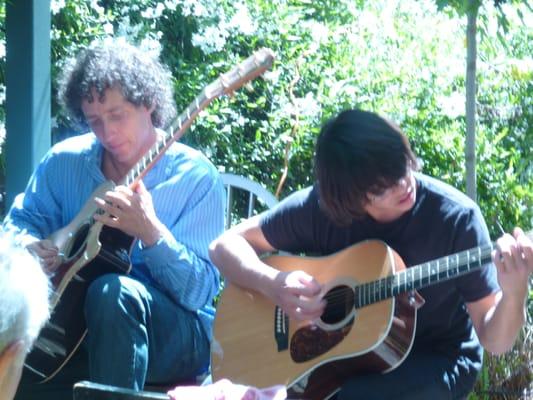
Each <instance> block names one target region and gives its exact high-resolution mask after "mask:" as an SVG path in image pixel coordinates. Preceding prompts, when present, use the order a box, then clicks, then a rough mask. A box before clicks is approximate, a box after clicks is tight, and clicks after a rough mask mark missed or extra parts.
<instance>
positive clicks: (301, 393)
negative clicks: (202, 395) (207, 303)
mask: <svg viewBox="0 0 533 400" xmlns="http://www.w3.org/2000/svg"><path fill="white" fill-rule="evenodd" d="M532 233H533V231H532V232H529V233H528V236H529V237H532V236H533V235H532ZM493 248H494V244H487V245H483V246H480V247H476V248H473V249H470V250H466V251H462V252H459V253H456V254H453V255H450V256H447V257H443V258H439V259H437V260H434V261H430V262H426V263H423V264H420V265H416V266H413V267H410V268H406V267H405V264H404V263H403V261H402V259H401V258H400V256H399V255H398V254H397V253H396V252H395V251H394V250H393V249H391V248H390V247H389V246H387V245H386V244H385V243H383V242H381V241H378V240H369V241H365V242H361V243H359V244H355V245H352V246H350V247H348V248H346V249H344V250H341V251H339V252H337V253H334V254H332V255H329V256H326V257H298V256H286V255H275V256H270V257H267V258H266V259H264V260H263V261H265V262H266V263H267V264H269V265H271V266H273V267H275V268H277V269H279V270H280V271H284V272H288V271H294V270H303V271H305V272H307V273H308V274H310V275H311V276H313V277H315V279H316V280H317V281H318V282H320V283H321V284H322V285H323V286H324V293H325V294H324V298H325V299H326V302H327V306H326V308H325V311H324V313H323V314H322V316H321V317H320V319H319V320H318V321H313V323H311V321H296V320H293V319H291V318H289V317H288V316H287V315H286V314H285V313H284V312H283V310H281V308H280V307H278V306H276V305H274V304H272V302H271V301H270V300H269V299H267V298H266V297H264V296H263V295H261V294H260V293H258V292H256V291H252V290H245V289H242V288H239V287H237V286H235V285H232V284H231V283H230V282H227V286H226V287H225V289H224V291H223V293H222V295H221V298H220V300H219V304H218V306H217V314H216V317H215V323H214V340H213V343H212V348H211V363H212V365H211V368H212V374H213V380H219V379H222V378H228V379H230V380H232V381H234V382H237V383H242V384H247V385H252V386H256V387H268V386H272V385H276V384H285V385H286V386H287V389H288V397H289V398H290V399H311V400H320V399H328V398H330V397H331V396H333V395H334V394H335V393H336V392H337V391H338V390H339V388H340V386H341V385H342V384H343V382H344V381H345V380H347V379H348V378H349V377H353V376H354V375H357V374H361V373H371V372H379V373H381V372H388V371H391V370H392V369H394V368H395V367H397V366H398V365H400V364H401V362H402V361H403V360H404V359H405V358H406V357H407V354H408V353H409V350H410V349H411V346H412V344H413V340H414V336H415V331H416V313H417V309H418V308H419V307H420V306H422V305H423V303H424V300H423V298H422V297H421V296H420V295H419V294H418V293H417V292H416V289H419V288H423V287H426V286H429V285H433V284H436V283H438V282H442V281H445V280H448V279H452V278H455V277H458V276H461V275H464V274H467V273H469V272H471V271H474V270H476V269H478V268H481V267H482V266H483V265H485V264H488V263H490V262H491V252H492V250H493Z"/></svg>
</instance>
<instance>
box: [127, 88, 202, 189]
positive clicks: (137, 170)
mask: <svg viewBox="0 0 533 400" xmlns="http://www.w3.org/2000/svg"><path fill="white" fill-rule="evenodd" d="M211 101H212V99H209V98H207V97H206V96H205V94H204V93H202V94H200V95H198V96H197V97H196V98H195V99H194V101H193V102H192V103H191V104H189V106H188V107H187V108H186V109H185V111H183V112H182V113H181V114H180V115H179V116H178V117H177V118H176V119H175V120H174V121H173V122H172V124H171V126H170V128H169V129H167V131H166V132H165V134H164V135H163V136H162V137H161V138H160V139H159V140H158V141H157V142H156V143H155V144H154V145H153V146H152V147H151V148H150V149H149V150H148V151H147V152H146V154H145V155H144V156H143V157H142V158H141V159H140V160H139V161H138V162H137V164H135V165H134V166H133V168H132V169H131V170H130V171H129V172H128V174H127V175H126V177H125V180H124V184H125V185H127V186H130V185H132V184H133V183H134V182H135V181H137V180H139V179H140V178H142V176H143V175H144V174H145V173H146V172H147V171H148V170H149V169H150V168H151V167H152V166H153V165H154V164H155V163H156V161H157V160H158V159H159V157H160V156H161V155H162V154H163V153H164V152H165V151H166V150H167V149H168V147H169V146H170V145H171V144H172V143H173V142H175V141H176V140H178V139H179V138H180V137H181V136H182V134H183V132H184V131H185V130H186V129H187V128H188V127H189V126H190V125H191V124H192V121H193V120H194V119H195V118H196V116H197V115H198V114H199V113H200V111H202V110H203V109H204V108H205V107H206V106H207V105H208V104H209V103H210V102H211Z"/></svg>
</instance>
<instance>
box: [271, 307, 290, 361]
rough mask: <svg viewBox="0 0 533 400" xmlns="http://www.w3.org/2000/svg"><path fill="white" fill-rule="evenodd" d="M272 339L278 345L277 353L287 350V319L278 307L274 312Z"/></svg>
mask: <svg viewBox="0 0 533 400" xmlns="http://www.w3.org/2000/svg"><path fill="white" fill-rule="evenodd" d="M274 337H275V339H276V343H277V344H278V352H281V351H285V350H287V349H288V348H289V317H288V316H287V314H285V313H284V312H283V310H282V309H281V307H278V306H276V308H275V310H274Z"/></svg>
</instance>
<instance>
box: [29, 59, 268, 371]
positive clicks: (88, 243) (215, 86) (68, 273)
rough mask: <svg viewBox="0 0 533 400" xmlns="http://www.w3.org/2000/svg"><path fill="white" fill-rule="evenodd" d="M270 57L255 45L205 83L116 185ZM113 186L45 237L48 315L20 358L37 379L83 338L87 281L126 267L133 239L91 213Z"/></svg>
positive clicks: (137, 174) (133, 177) (134, 179)
mask: <svg viewBox="0 0 533 400" xmlns="http://www.w3.org/2000/svg"><path fill="white" fill-rule="evenodd" d="M273 60H274V55H273V53H272V51H271V50H270V49H261V50H259V51H257V52H255V53H254V54H253V55H252V56H251V57H249V58H247V59H246V60H244V61H243V62H241V63H240V64H239V65H237V66H236V67H235V68H233V69H231V70H230V71H229V72H226V73H224V74H222V75H221V76H220V77H219V78H218V79H217V80H215V81H214V82H213V83H211V84H210V85H208V86H206V87H205V88H204V89H203V91H202V92H201V93H200V94H199V95H198V96H197V97H196V98H195V99H194V101H193V102H192V103H191V104H190V105H189V106H188V107H187V109H186V110H185V111H184V112H183V113H182V114H181V115H179V116H178V117H177V118H176V120H175V121H173V122H172V124H171V125H170V127H169V128H168V129H167V132H166V133H165V134H164V135H163V137H162V138H161V139H160V140H158V141H157V142H156V143H155V144H154V145H153V146H152V148H150V149H149V150H148V151H147V152H146V154H145V155H144V156H143V157H142V158H141V159H140V160H139V161H138V162H137V163H136V164H135V165H134V167H133V168H132V169H131V170H130V171H129V172H128V174H127V175H126V177H125V178H124V179H123V181H122V182H121V183H120V184H122V185H127V186H129V187H131V188H134V187H135V186H136V185H137V183H138V182H139V181H140V180H141V179H142V178H143V176H144V175H145V174H146V173H147V172H148V171H149V170H150V169H151V168H152V167H153V166H154V165H155V163H156V162H157V160H159V158H160V157H161V156H162V155H163V154H164V152H165V151H166V150H167V149H168V148H169V147H170V145H171V144H172V143H173V142H175V141H176V140H178V139H179V138H180V137H181V136H182V135H183V134H184V133H185V131H186V130H187V129H188V128H189V126H190V125H191V124H192V122H193V120H194V118H196V116H197V115H198V114H199V113H200V111H201V110H203V109H204V108H205V107H206V106H207V105H208V104H209V103H210V102H211V101H213V100H214V99H215V98H217V97H219V96H221V95H223V94H232V93H233V92H234V91H235V90H236V89H238V88H240V87H241V86H242V85H244V84H245V83H247V82H249V81H251V80H252V79H255V78H256V77H258V76H259V75H261V74H262V73H263V72H265V71H266V70H267V69H268V68H270V67H271V65H272V62H273ZM115 186H116V185H115V183H114V182H112V181H106V182H104V183H103V184H102V185H100V186H99V187H98V188H97V189H96V190H95V191H94V192H93V193H92V194H91V196H90V199H89V200H88V201H87V203H86V204H85V206H84V207H83V208H82V210H81V211H80V212H79V213H78V215H77V216H76V217H75V218H74V220H73V221H72V222H71V223H70V224H68V225H67V226H65V227H64V228H62V229H60V230H59V231H57V232H55V233H53V234H52V235H51V236H50V237H49V239H50V240H51V241H52V242H53V243H54V244H55V245H56V246H57V247H58V248H59V253H60V254H64V259H63V260H62V261H63V262H62V264H61V265H60V266H59V268H58V269H57V270H56V272H55V274H54V276H53V277H52V279H51V280H52V287H53V294H52V298H51V308H52V313H51V318H50V320H49V321H48V323H47V324H46V325H45V326H44V328H43V329H42V331H41V332H40V334H39V336H38V338H37V340H36V342H35V344H34V347H33V350H32V351H31V352H30V354H29V355H28V357H27V358H26V362H25V367H26V368H27V369H28V370H30V371H32V372H33V373H34V375H35V378H36V380H38V381H40V382H46V381H48V380H50V379H51V378H52V377H53V376H54V375H56V374H57V372H59V371H60V369H61V368H62V367H63V366H64V365H65V363H66V362H67V361H68V360H69V359H70V357H71V356H72V354H73V353H74V352H75V350H76V349H77V348H78V346H79V345H80V343H81V341H82V340H83V338H84V336H85V334H86V332H87V329H86V325H85V320H84V315H83V304H84V299H85V294H86V291H87V289H88V287H89V285H90V284H91V282H92V281H94V279H96V278H97V277H99V276H101V275H103V274H106V273H110V272H114V273H124V274H127V273H129V271H130V269H131V264H130V259H129V255H130V251H131V249H132V246H133V243H134V241H135V238H133V237H130V236H128V235H126V234H124V233H123V232H121V231H120V230H117V229H114V228H110V227H108V226H105V225H103V224H102V223H100V222H97V221H95V220H94V218H93V216H94V215H96V214H97V213H100V212H102V210H101V209H99V208H98V207H97V205H96V204H95V203H94V200H93V199H94V198H95V197H100V198H103V197H104V194H105V193H106V192H107V191H109V190H113V189H114V188H115Z"/></svg>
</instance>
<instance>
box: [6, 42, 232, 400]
mask: <svg viewBox="0 0 533 400" xmlns="http://www.w3.org/2000/svg"><path fill="white" fill-rule="evenodd" d="M59 95H60V98H61V101H62V103H63V105H64V106H65V108H66V110H67V111H68V112H69V114H70V116H71V117H72V118H74V119H75V120H77V121H81V122H86V123H87V124H88V126H89V127H90V129H91V131H92V132H90V133H86V134H84V135H81V136H76V137H72V138H69V139H66V140H64V141H62V142H60V143H57V144H56V145H54V146H53V147H52V149H51V150H50V151H49V152H48V153H47V154H46V155H45V157H44V159H43V160H42V161H41V163H40V164H39V166H38V167H37V169H36V171H35V172H34V174H33V176H32V177H31V179H30V182H29V184H28V186H27V188H26V191H25V193H24V194H23V195H22V196H19V197H18V198H17V200H16V201H15V203H14V205H13V206H12V208H11V210H10V211H9V213H8V215H7V217H6V219H5V224H6V225H7V226H8V227H10V228H16V229H20V230H25V232H26V242H27V243H28V247H29V249H31V250H32V251H33V252H34V253H35V254H36V255H37V256H39V257H40V259H41V264H42V266H43V268H44V269H45V270H46V271H47V272H48V273H53V272H54V271H55V270H56V269H57V267H58V265H59V264H60V261H61V256H62V255H61V254H58V248H57V247H56V246H54V244H53V243H52V242H51V241H50V240H48V239H46V238H48V237H49V236H50V234H52V233H53V232H55V231H57V230H58V229H60V228H62V227H64V226H65V225H67V224H68V223H69V222H70V221H72V220H73V219H74V218H75V217H76V215H77V214H78V212H79V211H80V210H81V209H82V207H83V206H84V204H85V203H86V202H95V204H96V205H97V207H98V208H100V209H101V210H102V212H101V213H96V214H95V215H94V219H95V220H96V221H99V222H101V223H103V224H104V225H106V226H109V227H112V228H117V229H119V230H121V231H122V232H124V233H125V234H127V235H129V236H131V237H133V238H135V239H136V241H135V242H134V245H133V248H132V251H131V257H130V258H131V263H132V270H131V272H130V274H129V275H122V274H118V273H117V274H115V273H110V274H105V275H102V276H99V277H98V278H96V279H95V280H94V281H93V282H92V283H91V284H90V286H89V288H88V291H87V294H86V298H85V303H84V313H85V321H86V324H87V336H86V338H85V340H84V343H83V345H82V346H81V347H80V351H78V354H77V355H76V356H77V357H78V358H80V357H81V359H83V357H84V356H83V353H84V352H85V351H86V353H87V355H88V357H87V358H88V369H89V371H88V372H89V376H88V377H87V376H83V375H80V374H77V373H75V374H71V372H72V371H70V372H69V364H67V365H66V366H65V367H64V368H63V370H62V371H61V372H60V373H59V376H58V377H57V378H53V379H52V380H51V382H50V384H53V382H54V380H56V381H57V382H59V381H61V379H62V376H63V377H64V376H67V375H69V374H70V375H69V376H72V377H73V378H72V379H73V380H79V379H86V378H89V379H91V380H92V381H96V382H99V383H104V384H110V385H115V386H121V387H127V388H132V389H135V390H140V389H143V387H144V385H145V382H150V383H157V384H168V383H176V382H179V381H183V380H190V379H191V378H193V377H195V376H196V375H198V374H199V373H201V372H202V371H205V370H206V368H207V365H208V362H209V343H210V339H211V326H212V321H213V316H214V310H213V308H212V303H213V298H214V296H215V295H216V294H217V292H218V288H219V273H218V272H217V269H216V268H215V267H214V265H213V264H212V263H211V261H210V260H209V257H208V251H207V249H208V245H209V243H210V241H212V240H213V239H214V238H215V237H216V236H217V235H218V234H220V233H221V232H222V230H223V226H224V187H223V184H222V181H221V179H220V176H219V174H218V172H217V170H216V168H215V167H214V166H213V165H212V164H211V163H210V162H209V161H208V160H207V159H206V158H205V157H204V156H203V155H202V154H200V153H199V152H198V151H195V150H193V149H191V148H189V147H188V146H186V145H184V144H181V143H173V144H172V145H171V146H170V147H169V148H168V149H167V150H166V151H165V152H164V154H163V155H162V157H161V158H160V159H159V160H158V161H157V163H156V164H155V166H154V167H153V168H151V169H150V170H149V171H148V173H147V174H146V175H145V176H143V178H142V180H141V181H140V182H139V183H138V184H137V185H136V186H134V187H129V186H125V185H120V182H123V178H124V177H125V176H126V175H127V174H128V172H130V170H131V169H132V167H133V166H134V165H135V164H136V163H137V162H138V161H139V160H140V159H141V158H142V157H143V155H145V153H146V152H147V151H148V150H149V149H150V148H151V147H152V146H153V145H154V144H155V143H156V141H157V140H158V139H160V138H161V137H163V135H164V132H162V131H161V128H163V127H166V126H168V124H169V122H171V119H172V118H173V117H174V115H175V105H174V101H173V90H172V80H171V76H170V73H169V71H168V70H167V68H165V67H164V66H163V65H162V64H161V63H160V62H159V61H158V60H156V59H155V58H152V57H151V56H150V55H149V54H146V53H144V52H142V51H141V50H140V49H138V48H136V47H134V46H132V45H129V44H127V43H126V42H125V41H124V40H116V39H115V40H113V39H106V40H103V41H98V42H95V43H93V44H91V45H90V46H88V47H87V48H86V49H85V50H83V51H81V52H80V54H79V55H78V57H77V58H76V60H75V61H74V62H73V63H71V65H69V66H68V67H67V68H66V69H65V70H64V71H63V74H62V79H61V81H60V88H59ZM109 180H111V181H113V182H115V183H117V184H118V186H116V187H115V188H114V189H113V190H109V191H107V192H106V193H105V195H103V196H101V197H96V198H94V199H93V198H90V197H91V194H92V193H93V191H94V190H95V189H96V188H97V187H98V186H99V185H101V184H102V183H103V182H105V181H109ZM80 354H81V355H80ZM81 364H83V362H82V363H81ZM64 370H66V371H64ZM65 379H66V378H65ZM69 379H70V378H69ZM70 383H72V382H70ZM21 386H23V385H21ZM39 386H47V385H46V384H44V385H39ZM28 392H29V393H31V395H35V397H36V398H37V397H40V398H41V399H42V396H40V395H37V393H38V390H37V386H35V385H30V388H29V389H28ZM29 393H24V395H22V394H21V395H20V398H25V399H29V398H31V397H32V396H31V395H30V394H29ZM65 396H71V394H69V395H65ZM56 398H57V397H56ZM68 398H71V397H68Z"/></svg>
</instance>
